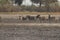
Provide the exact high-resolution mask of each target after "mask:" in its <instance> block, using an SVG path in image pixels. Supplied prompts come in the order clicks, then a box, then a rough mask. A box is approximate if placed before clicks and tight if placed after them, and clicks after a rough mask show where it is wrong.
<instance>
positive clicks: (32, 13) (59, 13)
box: [0, 12, 60, 15]
mask: <svg viewBox="0 0 60 40" xmlns="http://www.w3.org/2000/svg"><path fill="white" fill-rule="evenodd" d="M0 14H12V15H14V14H20V15H38V14H39V15H48V14H50V15H60V12H0Z"/></svg>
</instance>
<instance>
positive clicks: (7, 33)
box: [0, 25, 60, 40]
mask: <svg viewBox="0 0 60 40" xmlns="http://www.w3.org/2000/svg"><path fill="white" fill-rule="evenodd" d="M0 40H60V27H58V26H54V27H53V26H50V27H47V26H24V25H20V26H17V25H0Z"/></svg>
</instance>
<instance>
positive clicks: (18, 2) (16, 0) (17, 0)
mask: <svg viewBox="0 0 60 40" xmlns="http://www.w3.org/2000/svg"><path fill="white" fill-rule="evenodd" d="M22 1H23V0H15V3H16V4H18V5H21V4H22Z"/></svg>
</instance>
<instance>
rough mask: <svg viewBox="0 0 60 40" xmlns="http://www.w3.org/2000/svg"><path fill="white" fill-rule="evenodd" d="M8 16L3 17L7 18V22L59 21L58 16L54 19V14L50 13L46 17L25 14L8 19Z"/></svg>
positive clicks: (0, 18) (0, 19)
mask: <svg viewBox="0 0 60 40" xmlns="http://www.w3.org/2000/svg"><path fill="white" fill-rule="evenodd" d="M8 19H9V18H7V19H6V18H5V19H4V20H7V22H9V21H10V22H13V21H14V22H20V23H21V22H26V23H27V22H28V23H29V22H34V23H35V22H37V23H60V17H59V18H58V19H56V17H55V16H51V15H48V17H45V16H42V17H41V15H36V16H31V15H26V16H20V15H19V16H18V18H17V19H14V18H13V19H11V18H10V19H9V20H8ZM4 20H2V17H1V16H0V22H1V21H4Z"/></svg>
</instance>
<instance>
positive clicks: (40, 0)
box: [31, 0, 42, 7]
mask: <svg viewBox="0 0 60 40" xmlns="http://www.w3.org/2000/svg"><path fill="white" fill-rule="evenodd" d="M31 1H32V2H33V3H36V4H37V3H39V4H40V7H41V4H42V0H31Z"/></svg>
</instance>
